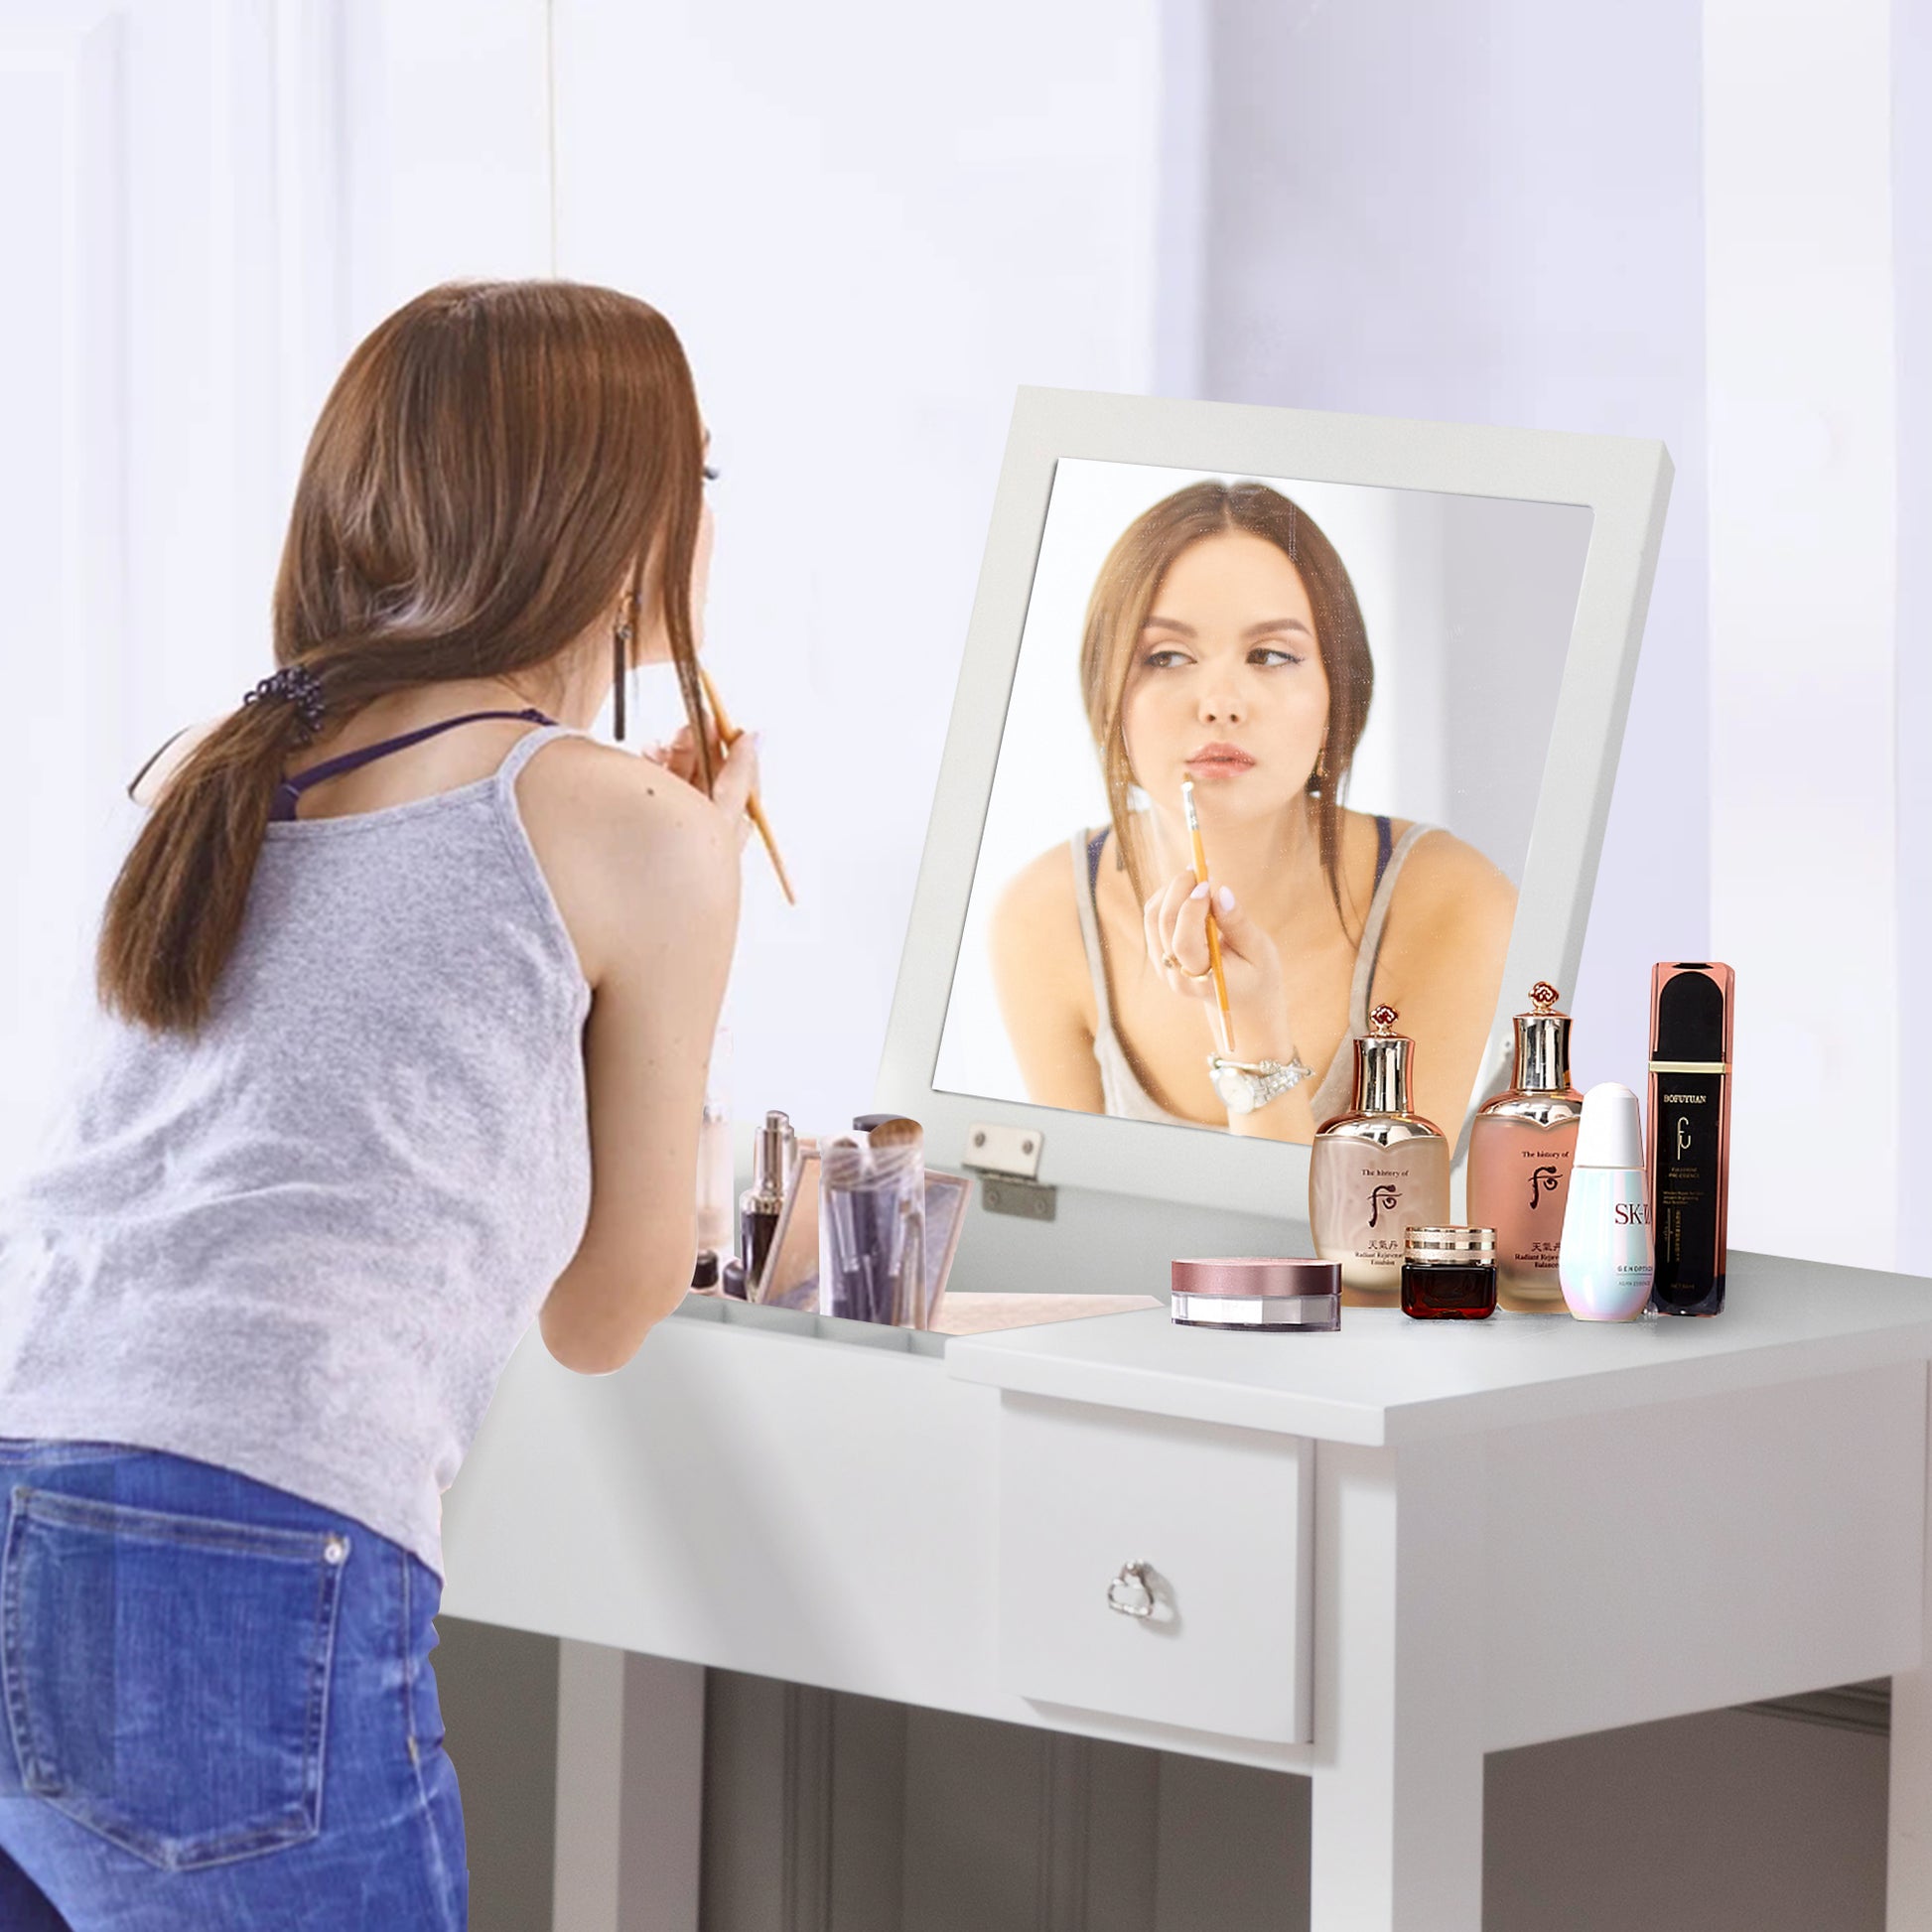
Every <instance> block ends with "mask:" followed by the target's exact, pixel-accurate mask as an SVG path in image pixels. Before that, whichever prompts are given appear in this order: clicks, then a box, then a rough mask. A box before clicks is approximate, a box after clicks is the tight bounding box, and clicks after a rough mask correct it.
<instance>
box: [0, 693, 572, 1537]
mask: <svg viewBox="0 0 1932 1932" xmlns="http://www.w3.org/2000/svg"><path fill="white" fill-rule="evenodd" d="M566 735H567V734H566V733H565V732H564V731H563V730H562V729H561V728H551V729H544V730H537V731H532V732H529V733H526V734H525V735H524V737H522V738H521V739H519V740H518V741H517V743H516V745H515V746H514V748H513V749H512V750H511V752H510V754H509V756H508V758H506V759H504V761H503V763H502V764H501V766H500V767H499V768H498V769H497V770H496V771H495V772H494V773H493V774H492V775H491V776H489V777H486V778H483V779H480V780H479V781H478V782H476V783H474V784H469V785H464V786H461V787H459V788H458V789H456V790H454V791H447V792H443V793H440V794H438V795H436V796H434V797H429V798H422V799H417V800H415V801H413V802H411V803H408V804H403V805H394V806H390V807H389V808H387V809H386V810H380V811H372V812H365V813H362V814H359V815H357V816H354V817H347V818H321V819H293V820H289V821H287V822H281V823H272V824H270V825H269V826H268V828H267V832H266V837H265V839H264V842H263V845H262V851H261V857H260V859H259V861H258V862H257V865H256V868H255V876H254V881H253V884H252V885H251V887H250V889H249V897H248V908H247V912H246V915H245V918H244V920H243V924H242V931H241V936H240V940H239V943H238V944H237V946H236V948H235V951H234V954H233V957H232V958H231V959H230V961H229V963H228V965H227V968H226V970H225V971H224V972H223V974H222V977H221V981H220V984H219V986H218V987H217V989H216V994H215V1000H214V1004H213V1009H212V1012H211V1014H210V1016H209V1018H208V1020H207V1024H206V1025H205V1026H204V1028H203V1029H202V1031H201V1032H200V1033H199V1034H197V1035H193V1036H190V1035H176V1034H152V1033H149V1032H148V1031H146V1030H145V1029H143V1028H138V1027H130V1026H126V1025H123V1024H121V1023H119V1022H117V1021H113V1020H110V1019H107V1018H105V1017H103V1018H102V1020H101V1022H100V1029H101V1031H100V1036H99V1052H98V1057H97V1060H96V1062H95V1064H94V1065H93V1066H92V1068H91V1070H90V1072H89V1073H88V1074H87V1076H86V1078H85V1079H84V1081H83V1083H82V1086H81V1090H80V1098H79V1100H78V1103H77V1105H76V1106H75V1108H74V1109H73V1111H72V1114H71V1118H70V1120H69V1125H68V1127H67V1130H66V1132H65V1134H64V1136H63V1140H62V1143H61V1144H60V1145H59V1146H58V1147H57V1149H56V1150H55V1151H54V1153H53V1155H52V1157H51V1158H50V1160H49V1161H48V1163H47V1164H46V1165H45V1166H44V1167H43V1168H42V1169H41V1170H40V1171H39V1172H38V1173H36V1174H35V1175H34V1176H33V1177H32V1178H31V1179H30V1180H28V1181H27V1182H26V1183H25V1184H24V1185H23V1186H22V1187H21V1188H20V1189H19V1190H18V1191H17V1192H16V1193H15V1194H14V1195H13V1197H12V1198H11V1199H9V1200H7V1201H6V1202H5V1204H4V1205H3V1206H0V1436H27V1437H54V1438H67V1439H69V1440H71V1439H81V1440H93V1441H101V1442H112V1443H124V1444H129V1445H131V1446H133V1447H135V1448H139V1449H164V1450H168V1451H170V1452H172V1453H174V1454H177V1455H188V1456H194V1457H196V1458H198V1459H199V1460H201V1461H205V1462H212V1463H216V1464H219V1465H220V1466H221V1467H223V1468H229V1469H235V1470H238V1471H240V1472H241V1473H242V1474H243V1475H247V1476H252V1477H254V1478H255V1479H256V1480H257V1481H261V1482H266V1483H271V1484H273V1485H274V1486H275V1487H276V1488H279V1489H286V1490H290V1491H292V1492H293V1493H294V1494H296V1495H298V1496H303V1497H306V1498H308V1499H309V1500H310V1501H312V1502H316V1503H320V1504H322V1505H323V1506H324V1507H325V1508H330V1509H337V1510H341V1511H342V1512H344V1513H345V1514H346V1515H348V1516H351V1517H354V1518H356V1519H358V1520H359V1521H361V1522H363V1523H366V1524H367V1525H368V1526H369V1527H370V1528H371V1529H373V1530H375V1531H377V1532H378V1533H379V1534H381V1535H383V1536H386V1537H388V1538H390V1539H391V1540H392V1541H394V1542H397V1543H400V1544H401V1545H403V1546H404V1547H405V1548H406V1549H408V1550H411V1551H413V1552H414V1553H415V1554H416V1555H417V1556H418V1557H420V1558H421V1559H422V1560H423V1562H424V1563H426V1564H428V1565H429V1566H430V1568H431V1569H432V1570H435V1571H436V1572H437V1573H438V1574H439V1575H441V1573H442V1544H441V1535H440V1527H441V1516H442V1509H441V1495H442V1492H443V1490H444V1489H446V1488H447V1487H448V1486H449V1484H450V1482H451V1480H452V1479H453V1478H454V1477H455V1475H456V1472H457V1468H458V1466H459V1464H460V1463H461V1462H462V1460H463V1456H464V1453H465V1451H466V1449H468V1448H469V1445H470V1441H471V1439H472V1437H473V1436H474V1435H475V1433H476V1429H477V1425H478V1423H479V1422H480V1421H481V1420H482V1417H483V1410H484V1408H485V1406H486V1405H487V1403H488V1401H489V1398H490V1395H491V1392H492V1391H493V1390H494V1388H495V1386H496V1382H497V1379H498V1377H499V1376H500V1375H501V1373H502V1371H503V1367H504V1365H505V1363H506V1362H507V1361H508V1359H509V1356H510V1353H511V1351H512V1350H513V1349H514V1347H515V1346H516V1343H517V1341H518V1339H519V1338H520V1337H521V1336H522V1334H523V1332H524V1330H525V1329H526V1328H527V1327H528V1325H529V1323H530V1322H531V1320H532V1319H533V1318H534V1317H535V1315H536V1312H537V1311H538V1309H539V1308H540V1307H541V1306H542V1303H543V1300H544V1297H545V1296H546V1295H547V1294H548V1293H549V1290H550V1286H551V1284H552V1283H553V1282H554V1281H555V1280H556V1278H557V1276H558V1274H559V1273H560V1272H561V1271H562V1270H563V1268H564V1267H565V1266H566V1264H567V1263H568V1262H569V1261H570V1259H571V1256H572V1255H573V1254H574V1253H575V1252H576V1248H577V1243H578V1241H579V1239H580V1238H581V1236H582V1233H583V1229H584V1222H585V1217H586V1214H587V1212H588V1209H589V1202H590V1140H589V1122H588V1117H587V1112H586V1102H585V1089H584V1062H583V1048H582V1037H583V1026H584V1019H585V1016H586V1014H587V1013H588V1011H589V1008H590V989H589V987H588V986H587V985H586V984H585V981H584V976H583V973H582V971H581V970H580V968H579V966H578V963H577V955H576V951H575V949H574V947H573V946H572V944H571V940H570V935H569V933H568V932H567V931H566V929H565V927H564V922H563V918H562V915H561V914H560V913H559V911H558V910H557V905H556V901H555V899H554V898H552V897H551V894H550V889H549V886H548V884H547V883H546V881H545V879H544V876H543V873H542V871H541V869H540V868H539V866H538V864H537V860H536V854H535V853H534V852H533V851H532V850H531V847H530V842H529V839H528V838H527V836H526V835H525V833H524V830H523V822H522V819H521V817H520V816H519V814H518V812H517V808H516V792H515V784H516V776H517V773H518V772H519V771H520V770H521V769H522V768H523V766H524V764H525V763H527V762H528V760H529V759H530V758H531V757H532V756H533V755H534V754H535V753H536V752H538V751H539V750H540V749H541V748H542V747H543V746H545V745H547V744H548V743H550V741H551V740H553V739H555V738H560V737H563V736H566Z"/></svg>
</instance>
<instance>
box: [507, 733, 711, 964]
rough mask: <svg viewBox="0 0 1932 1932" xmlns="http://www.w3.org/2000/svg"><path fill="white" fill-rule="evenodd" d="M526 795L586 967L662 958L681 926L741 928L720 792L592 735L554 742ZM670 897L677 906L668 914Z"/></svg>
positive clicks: (549, 874) (528, 774) (536, 763)
mask: <svg viewBox="0 0 1932 1932" xmlns="http://www.w3.org/2000/svg"><path fill="white" fill-rule="evenodd" d="M516 803H517V812H518V816H519V817H520V818H521V819H522V821H523V827H524V830H525V832H526V833H527V834H528V836H529V840H530V844H531V847H532V849H533V850H534V851H535V853H536V855H537V863H538V864H539V865H540V866H541V867H542V868H543V872H544V876H545V878H546V879H547V880H548V881H549V884H550V890H551V892H552V893H553V894H554V895H555V897H556V900H557V904H558V909H559V910H560V911H561V912H562V913H563V917H564V924H565V925H566V926H567V927H568V928H569V931H570V935H571V938H572V940H573V941H574V942H575V944H576V947H577V954H578V958H579V960H580V962H581V963H582V965H583V968H584V973H585V977H586V978H587V979H589V980H590V982H591V984H592V986H593V987H596V986H598V985H599V984H600V983H601V981H602V979H603V978H604V976H605V974H606V973H607V972H610V971H612V970H615V969H618V968H620V967H622V968H624V969H625V970H631V969H635V968H636V967H638V966H639V964H640V963H641V964H644V965H649V964H650V963H651V962H654V961H655V960H656V959H657V957H658V954H659V952H660V951H662V950H664V949H665V948H666V947H667V946H668V947H669V949H670V950H671V951H674V952H675V951H677V950H678V946H677V945H676V944H675V943H673V941H672V935H677V934H684V935H687V936H688V935H689V934H691V933H692V932H693V931H702V932H706V933H710V932H725V931H731V930H734V929H735V928H736V924H737V917H738V889H739V865H738V853H737V850H736V848H735V846H734V844H733V840H732V832H731V828H730V827H729V826H728V825H727V824H726V823H725V821H724V817H723V815H722V814H721V813H719V812H718V811H716V810H714V809H713V808H712V805H711V801H710V800H709V799H707V798H706V797H705V796H704V795H703V794H702V793H701V792H698V791H695V790H693V789H692V787H691V786H689V785H687V784H686V783H685V782H684V781H683V780H682V779H681V778H678V777H676V776H675V775H674V774H673V773H671V772H669V771H666V770H665V769H664V768H663V767H662V766H661V765H658V764H654V763H652V762H651V761H650V760H649V759H641V758H636V757H633V756H632V755H631V754H630V753H628V752H620V751H617V750H615V749H614V748H612V747H610V746H608V745H599V744H597V743H596V742H595V741H594V740H591V739H587V738H574V737H573V738H560V739H557V740H555V741H553V742H552V743H551V744H548V745H545V746H543V747H542V748H541V749H540V750H539V751H538V752H537V753H536V755H535V756H534V757H533V758H532V759H530V760H529V762H528V763H527V764H526V765H524V767H523V769H522V770H521V771H520V772H518V773H517V780H516ZM666 907H675V908H676V912H677V916H675V917H670V918H667V917H666V916H665V908H666Z"/></svg>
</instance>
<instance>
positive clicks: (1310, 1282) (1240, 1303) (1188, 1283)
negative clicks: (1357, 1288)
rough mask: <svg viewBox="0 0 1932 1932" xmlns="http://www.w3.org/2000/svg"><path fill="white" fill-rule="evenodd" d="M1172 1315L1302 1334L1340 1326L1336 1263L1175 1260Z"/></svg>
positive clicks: (1193, 1324)
mask: <svg viewBox="0 0 1932 1932" xmlns="http://www.w3.org/2000/svg"><path fill="white" fill-rule="evenodd" d="M1173 1318H1174V1319H1175V1320H1176V1321H1177V1322H1179V1323H1180V1324H1181V1325H1182V1326H1184V1327H1189V1328H1268V1329H1279V1330H1286V1331H1287V1332H1289V1333H1291V1334H1306V1333H1307V1332H1308V1331H1309V1330H1311V1329H1328V1328H1339V1327H1340V1326H1341V1264H1340V1263H1339V1262H1333V1261H1314V1260H1310V1259H1304V1258H1300V1257H1297V1258H1295V1259H1293V1260H1288V1261H1269V1260H1263V1259H1261V1258H1259V1257H1256V1256H1244V1257H1241V1258H1239V1259H1235V1260H1228V1261H1176V1262H1175V1263H1174V1264H1173Z"/></svg>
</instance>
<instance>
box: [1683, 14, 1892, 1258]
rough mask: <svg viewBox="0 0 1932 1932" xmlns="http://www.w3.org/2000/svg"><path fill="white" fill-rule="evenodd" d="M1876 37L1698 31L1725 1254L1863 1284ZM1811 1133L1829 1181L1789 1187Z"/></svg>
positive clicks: (1882, 586) (1881, 1176)
mask: <svg viewBox="0 0 1932 1932" xmlns="http://www.w3.org/2000/svg"><path fill="white" fill-rule="evenodd" d="M1890 24H1891V0H1831V4H1830V5H1829V6H1827V5H1824V4H1822V0H1783V3H1782V4H1780V5H1776V6H1768V7H1767V6H1763V5H1758V4H1753V0H1707V4H1706V7H1705V78H1704V101H1705V115H1704V120H1705V229H1706V284H1707V323H1706V335H1707V343H1708V357H1709V389H1708V410H1709V423H1710V451H1711V472H1710V534H1711V556H1710V570H1711V577H1710V584H1711V697H1712V707H1711V726H1712V732H1711V759H1712V766H1711V776H1712V791H1711V857H1712V872H1711V886H1712V932H1711V943H1712V946H1713V948H1714V949H1715V950H1716V952H1717V953H1718V955H1719V956H1720V957H1721V958H1724V959H1727V960H1729V961H1730V962H1731V964H1732V965H1734V966H1736V967H1738V968H1739V977H1738V1008H1737V1014H1738V1024H1739V1026H1740V1027H1743V1028H1744V1029H1745V1031H1744V1032H1743V1033H1742V1034H1741V1035H1740V1037H1739V1040H1738V1051H1737V1061H1738V1071H1737V1074H1736V1079H1735V1085H1734V1090H1733V1094H1732V1106H1733V1110H1734V1111H1733V1116H1732V1136H1733V1162H1732V1207H1731V1231H1732V1240H1733V1241H1734V1242H1736V1243H1737V1245H1739V1246H1742V1247H1760V1248H1761V1247H1775V1249H1776V1250H1777V1251H1778V1252H1780V1253H1789V1254H1805V1255H1817V1256H1820V1257H1826V1256H1830V1257H1832V1258H1834V1259H1837V1260H1841V1261H1849V1262H1853V1263H1860V1264H1863V1265H1865V1266H1868V1267H1886V1266H1889V1265H1890V1264H1891V1261H1892V1258H1893V1254H1894V1252H1895V1247H1896V1241H1895V1236H1896V1233H1897V1229H1896V1227H1895V1224H1894V1212H1893V1206H1892V1204H1893V1202H1894V1201H1895V1199H1896V1193H1897V1183H1898V1175H1899V1167H1898V1162H1899V1154H1900V1148H1899V1140H1898V1132H1897V1128H1898V1121H1899V1112H1898V1105H1899V1091H1900V1089H1899V1078H1898V1072H1897V1066H1896V1054H1895V1048H1894V1047H1893V1045H1892V1042H1893V1041H1894V1040H1895V1038H1896V1034H1897V1022H1898V1013H1899V991H1900V989H1899V983H1898V953H1897V941H1898V925H1897V910H1896V907H1897V900H1896V897H1895V895H1896V891H1897V884H1898V845H1897V835H1896V831H1895V829H1894V828H1895V818H1894V814H1895V810H1896V804H1897V786H1896V779H1895V765H1894V742H1893V729H1892V712H1893V703H1894V687H1895V671H1894V666H1895V663H1896V661H1897V658H1896V652H1897V645H1898V638H1897V635H1896V630H1895V623H1896V612H1897V592H1898V584H1897V559H1898V528H1897V520H1896V519H1897V509H1898V477H1897V404H1898V389H1897V371H1896V363H1895V355H1894V346H1895V342H1894V326H1895V325H1894V302H1895V293H1894V283H1893V274H1892V209H1891V181H1892V145H1891V66H1890V59H1891V55H1890ZM1821 56H1822V58H1821ZM1912 111H1913V112H1914V113H1916V112H1918V111H1921V109H1919V108H1914V109H1913V110H1912ZM1800 121H1802V123H1803V125H1804V128H1805V138H1804V140H1803V141H1802V142H1798V141H1794V140H1793V139H1792V129H1793V127H1794V126H1795V125H1797V124H1798V123H1799V122H1800ZM1828 1122H1829V1123H1833V1124H1834V1125H1835V1127H1836V1129H1837V1132H1838V1134H1841V1135H1843V1136H1844V1137H1845V1138H1847V1139H1849V1140H1850V1141H1851V1142H1852V1143H1853V1144H1854V1145H1855V1146H1856V1148H1857V1155H1856V1157H1855V1161H1854V1166H1853V1168H1852V1169H1851V1170H1849V1171H1848V1172H1847V1173H1846V1174H1845V1175H1844V1177H1843V1179H1842V1180H1841V1182H1840V1184H1838V1185H1832V1184H1829V1183H1827V1184H1814V1185H1809V1186H1797V1187H1794V1186H1792V1185H1791V1183H1790V1178H1789V1173H1788V1161H1789V1157H1790V1156H1791V1154H1792V1153H1793V1152H1794V1151H1795V1150H1798V1149H1801V1148H1804V1147H1806V1146H1812V1147H1817V1146H1819V1144H1820V1130H1821V1128H1822V1127H1824V1125H1825V1124H1826V1123H1828ZM1854 1172H1855V1173H1856V1181H1853V1180H1852V1173H1854ZM1821 1178H1822V1177H1821ZM1848 1182H1849V1183H1851V1184H1850V1185H1847V1184H1846V1183H1848ZM1881 1204H1882V1205H1881ZM1874 1208H1875V1209H1876V1210H1877V1211H1875V1212H1874V1211H1872V1209H1874ZM1914 1246H1916V1243H1915V1244H1914ZM1919 1265H1920V1266H1924V1265H1925V1264H1924V1263H1923V1262H1921V1263H1920V1264H1919Z"/></svg>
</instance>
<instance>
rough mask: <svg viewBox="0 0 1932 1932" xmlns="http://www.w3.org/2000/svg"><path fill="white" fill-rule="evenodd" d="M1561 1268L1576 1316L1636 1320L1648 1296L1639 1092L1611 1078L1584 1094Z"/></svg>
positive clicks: (1646, 1191) (1565, 1215)
mask: <svg viewBox="0 0 1932 1932" xmlns="http://www.w3.org/2000/svg"><path fill="white" fill-rule="evenodd" d="M1558 1271H1559V1275H1560V1278H1561V1280H1562V1282H1563V1299H1564V1300H1565V1301H1566V1302H1567V1303H1568V1304H1569V1305H1570V1312H1571V1313H1572V1314H1574V1315H1575V1316H1576V1317H1577V1319H1578V1320H1579V1321H1634V1320H1635V1319H1636V1318H1637V1316H1638V1315H1640V1314H1641V1313H1642V1312H1643V1310H1644V1304H1645V1303H1646V1302H1648V1301H1649V1300H1650V1278H1651V1244H1650V1192H1649V1189H1648V1187H1646V1185H1645V1184H1644V1171H1643V1115H1642V1110H1641V1109H1640V1108H1639V1107H1638V1105H1637V1096H1636V1095H1635V1094H1634V1093H1632V1092H1631V1091H1630V1089H1629V1088H1628V1087H1625V1086H1619V1085H1618V1084H1617V1083H1616V1081H1614V1080H1606V1081H1604V1082H1603V1084H1602V1085H1601V1086H1595V1087H1591V1088H1590V1090H1589V1091H1588V1092H1587V1094H1585V1095H1584V1118H1583V1125H1582V1126H1581V1127H1580V1128H1579V1129H1578V1132H1577V1161H1576V1165H1575V1167H1574V1168H1573V1169H1572V1170H1571V1175H1570V1199H1569V1200H1568V1202H1567V1203H1566V1204H1565V1206H1564V1211H1563V1250H1562V1253H1561V1255H1560V1256H1559V1258H1558Z"/></svg>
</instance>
